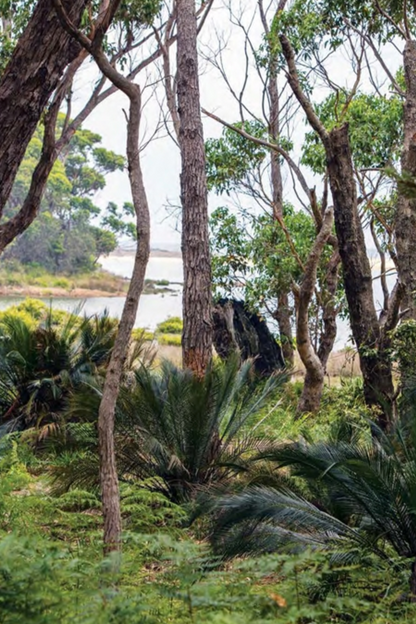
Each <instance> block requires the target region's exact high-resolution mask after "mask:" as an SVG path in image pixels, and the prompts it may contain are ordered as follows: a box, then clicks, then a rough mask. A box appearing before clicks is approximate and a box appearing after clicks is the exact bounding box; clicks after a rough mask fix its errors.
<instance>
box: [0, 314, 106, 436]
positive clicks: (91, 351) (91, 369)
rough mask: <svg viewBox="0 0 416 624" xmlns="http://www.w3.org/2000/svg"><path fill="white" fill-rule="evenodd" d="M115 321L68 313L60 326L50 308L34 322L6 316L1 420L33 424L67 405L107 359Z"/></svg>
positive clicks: (1, 333)
mask: <svg viewBox="0 0 416 624" xmlns="http://www.w3.org/2000/svg"><path fill="white" fill-rule="evenodd" d="M116 330H117V323H116V321H114V320H112V319H110V318H109V317H108V314H107V312H105V313H104V314H103V315H102V316H92V317H84V318H79V317H78V316H75V315H68V316H67V317H66V319H65V320H64V322H63V323H61V324H60V325H59V326H57V325H56V323H55V322H54V319H53V316H52V310H49V311H48V313H47V314H46V316H45V318H43V320H42V321H41V322H40V323H39V325H38V326H37V327H36V328H35V329H33V327H32V326H31V325H30V324H28V323H27V322H25V320H24V319H23V318H19V317H6V318H5V319H4V320H3V321H2V325H1V328H0V422H1V421H3V422H6V423H7V422H8V421H9V420H12V419H18V420H19V422H24V423H26V426H27V425H33V424H34V423H36V422H37V421H39V419H42V418H43V417H45V416H46V417H47V418H50V417H51V416H53V414H54V413H58V412H61V411H62V409H63V408H64V406H65V401H66V398H67V396H68V391H69V389H71V388H73V387H74V386H76V385H78V384H79V383H81V382H82V381H84V380H85V379H86V378H88V377H89V376H92V375H96V374H97V372H98V371H99V369H100V367H101V366H103V365H105V364H106V362H107V361H108V359H109V356H110V353H111V349H112V347H113V344H114V339H115V334H116Z"/></svg>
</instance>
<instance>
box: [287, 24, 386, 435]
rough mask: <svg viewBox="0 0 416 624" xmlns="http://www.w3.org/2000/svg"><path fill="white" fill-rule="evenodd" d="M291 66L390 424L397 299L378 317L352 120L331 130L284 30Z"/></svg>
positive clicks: (366, 373)
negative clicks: (391, 336) (320, 154)
mask: <svg viewBox="0 0 416 624" xmlns="http://www.w3.org/2000/svg"><path fill="white" fill-rule="evenodd" d="M279 39H280V42H281V44H282V50H283V53H284V55H285V58H286V62H287V66H288V80H289V83H290V86H291V88H292V90H293V93H294V94H295V96H296V98H297V100H298V101H299V104H300V105H301V106H302V108H303V110H304V112H305V114H306V116H307V119H308V121H309V123H310V125H311V126H312V128H313V129H314V130H315V132H316V133H317V134H318V135H319V137H320V139H321V141H322V145H323V147H324V149H325V155H326V162H327V169H328V177H329V184H330V188H331V193H332V197H333V203H334V216H335V229H336V233H337V238H338V244H339V254H340V256H341V262H342V268H343V275H344V288H345V294H346V297H347V301H348V310H349V314H350V323H351V329H352V333H353V336H354V341H355V344H356V345H357V349H358V352H359V358H360V365H361V372H362V375H363V383H364V396H365V400H366V403H367V405H369V406H370V407H374V406H376V407H377V408H378V409H379V412H380V416H379V423H380V425H381V426H382V427H387V426H388V424H389V422H390V418H391V412H392V405H393V397H394V387H393V379H392V368H391V362H390V361H389V354H388V349H387V348H386V346H387V345H388V342H389V341H388V340H386V331H385V329H387V328H389V329H392V327H391V322H392V321H393V319H394V318H395V317H396V314H395V310H394V307H395V300H393V298H392V302H391V305H392V310H391V313H389V317H390V319H389V322H388V323H387V324H386V326H385V327H384V328H382V327H381V324H380V322H379V319H378V316H377V313H376V309H375V305H374V299H373V286H372V275H371V268H370V263H369V261H368V257H367V252H366V247H365V240H364V233H363V229H362V225H361V221H360V216H359V212H358V205H357V191H356V183H355V177H354V168H353V163H352V155H351V149H350V143H349V135H348V124H344V125H342V126H336V127H335V128H334V129H333V130H332V131H331V132H328V131H327V130H326V128H325V126H324V125H323V123H322V121H321V120H320V119H319V117H318V116H317V115H316V113H315V110H314V108H313V106H312V104H311V102H310V100H309V99H308V98H307V97H306V95H305V93H304V92H303V90H302V86H301V84H300V81H299V76H298V73H297V70H296V63H295V55H294V51H293V48H292V46H291V44H290V42H289V40H288V39H287V37H286V36H285V35H280V36H279Z"/></svg>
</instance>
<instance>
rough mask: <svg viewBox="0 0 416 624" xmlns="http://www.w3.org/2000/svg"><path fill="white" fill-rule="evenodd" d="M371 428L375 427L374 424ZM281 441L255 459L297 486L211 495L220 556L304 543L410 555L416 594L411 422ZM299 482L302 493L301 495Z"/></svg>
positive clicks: (350, 552) (415, 459)
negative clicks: (321, 439)
mask: <svg viewBox="0 0 416 624" xmlns="http://www.w3.org/2000/svg"><path fill="white" fill-rule="evenodd" d="M372 430H373V434H374V431H375V426H374V425H372ZM377 434H378V435H377V436H374V435H373V436H371V435H367V436H365V435H364V436H362V435H360V436H358V435H351V436H350V437H349V439H346V438H345V436H340V437H338V438H334V439H330V440H328V441H326V442H316V443H307V442H305V441H299V442H295V443H291V444H283V445H281V446H277V447H275V448H274V449H272V450H270V449H269V450H267V451H266V452H265V453H260V454H259V455H258V458H259V459H261V460H265V459H267V460H268V461H271V462H272V463H273V465H274V466H275V469H276V470H277V471H279V470H284V471H287V469H289V471H290V475H291V477H292V479H293V483H294V484H296V489H289V488H288V487H287V485H284V486H282V485H281V484H279V483H277V484H276V486H275V487H262V486H258V487H256V486H251V487H249V488H247V489H245V490H242V491H241V492H239V493H236V494H234V495H221V496H219V497H216V498H215V497H214V499H213V500H211V510H212V509H214V510H215V514H214V517H215V520H214V526H213V531H212V542H213V545H214V548H215V550H216V551H217V552H218V553H222V554H223V555H226V556H235V555H237V554H243V553H246V554H247V553H250V554H252V553H259V552H272V551H277V550H279V549H281V548H283V547H287V546H288V545H290V546H293V545H295V544H299V543H302V544H309V545H311V546H312V547H318V548H328V549H331V550H333V549H334V548H335V551H336V552H337V557H338V559H340V558H344V560H346V561H351V560H352V558H353V557H354V553H357V552H360V553H362V554H363V553H367V554H368V553H373V554H375V555H377V556H379V557H381V558H383V559H385V560H388V561H391V562H393V561H395V560H397V555H398V556H399V558H401V559H403V560H410V561H411V575H410V585H411V595H412V596H414V597H416V566H415V563H416V429H415V426H414V425H413V424H409V423H408V422H404V419H402V421H401V422H400V423H398V424H397V426H396V427H395V429H394V430H393V431H391V432H390V433H383V432H381V431H377ZM299 489H300V491H301V492H302V490H303V495H301V494H299Z"/></svg>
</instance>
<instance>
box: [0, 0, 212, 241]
mask: <svg viewBox="0 0 416 624" xmlns="http://www.w3.org/2000/svg"><path fill="white" fill-rule="evenodd" d="M6 5H7V12H4V13H2V14H1V15H3V22H2V23H3V29H4V28H6V29H5V30H3V31H2V33H1V34H2V36H1V38H0V43H1V50H0V51H1V52H2V53H3V56H4V59H3V56H2V57H1V58H0V60H2V61H3V60H9V53H10V50H11V49H14V48H15V49H16V50H17V49H18V47H19V43H18V42H19V36H20V35H21V31H22V29H24V27H25V25H26V23H27V19H28V14H30V8H31V3H30V2H24V3H19V5H18V6H15V5H14V4H13V5H10V4H9V3H7V2H6V3H5V6H6ZM64 6H66V5H65V4H64ZM22 7H23V9H24V10H20V9H21V8H22ZM106 7H107V8H108V2H107V0H102V2H101V3H93V5H92V7H91V11H90V12H88V15H85V14H84V18H83V21H82V26H83V28H84V32H89V33H97V34H100V37H101V36H102V35H103V32H102V31H103V27H104V25H103V26H100V24H101V22H102V20H103V19H104V15H106V13H105V9H106ZM162 8H163V10H161V3H160V2H159V1H157V0H156V1H155V2H143V0H131V1H129V2H123V3H122V5H121V6H120V8H119V10H118V11H116V12H115V14H114V16H113V18H112V19H111V33H110V34H109V35H108V36H107V37H105V38H104V43H105V46H106V50H107V51H108V53H109V55H110V58H111V62H112V63H113V64H116V65H117V64H118V66H119V67H120V68H121V67H122V68H123V71H124V75H125V76H126V77H127V78H128V79H129V80H130V81H134V79H135V78H136V77H137V76H138V75H139V74H140V73H141V72H145V71H146V70H147V69H148V68H150V67H151V66H152V65H154V64H155V63H157V61H158V59H160V58H161V57H162V55H163V54H164V53H165V52H166V50H168V49H169V48H170V46H171V45H172V44H173V43H174V42H175V41H176V33H175V32H172V23H173V22H174V18H173V13H172V12H173V5H166V7H165V6H164V7H162ZM26 9H27V10H26ZM206 10H208V8H207V7H206V6H205V5H202V6H201V8H200V9H199V10H198V15H199V16H200V18H201V25H202V23H203V21H204V14H205V11H206ZM4 23H6V27H5V26H4ZM75 23H76V22H75V21H74V24H75ZM8 24H11V25H12V26H13V28H12V30H11V32H12V35H13V36H12V38H11V41H9V36H8V32H9V30H8V29H10V26H8ZM105 26H106V28H107V27H110V26H109V25H105ZM57 28H58V29H59V24H58V25H57ZM110 35H111V36H110ZM72 45H73V46H75V48H76V49H77V50H78V54H77V56H76V57H75V58H74V59H73V60H72V62H71V63H70V64H69V65H68V66H67V68H66V71H65V72H64V74H63V75H62V77H61V79H60V81H59V82H58V83H57V86H56V88H55V91H54V93H53V97H52V98H51V100H50V102H49V105H48V106H46V103H45V105H44V109H43V112H44V115H43V117H42V124H43V126H44V131H43V145H42V149H41V153H40V156H39V158H38V162H37V165H36V167H35V168H34V170H33V174H32V179H31V184H30V186H29V189H28V192H27V194H26V197H25V199H24V201H23V203H22V205H21V207H20V210H19V211H18V212H17V213H16V214H15V215H13V217H12V218H5V217H6V215H4V216H3V218H1V217H0V252H2V251H3V250H4V249H5V248H6V247H7V245H9V244H10V243H11V242H12V241H13V240H14V239H15V238H16V236H18V235H19V234H21V233H22V232H23V231H25V230H26V229H27V228H28V227H29V225H30V224H31V223H32V222H33V220H34V219H35V218H36V215H37V213H38V210H39V206H40V203H41V201H42V197H43V193H44V191H45V188H46V184H47V180H48V177H49V175H50V173H51V171H52V168H53V166H54V164H55V162H56V161H57V159H58V158H59V157H61V155H62V154H63V153H64V151H65V149H66V147H67V146H68V144H69V142H70V141H71V139H72V137H73V136H74V134H75V132H76V131H77V130H78V129H79V128H80V126H81V125H82V124H83V123H84V122H85V121H86V119H87V118H88V117H89V115H90V114H91V113H92V111H93V110H95V108H96V107H97V106H99V105H100V104H101V103H102V102H104V101H105V100H106V99H107V98H109V97H111V96H112V95H113V94H114V93H116V92H117V88H116V87H115V86H114V85H113V84H109V81H108V79H107V78H106V76H104V75H101V76H100V77H99V78H98V80H97V82H96V83H95V86H94V89H93V91H92V93H91V95H90V97H89V98H88V100H87V102H86V103H85V105H84V106H83V108H82V110H80V112H79V113H78V114H77V115H76V116H75V117H73V118H71V117H72V115H71V110H72V97H73V88H72V87H73V84H74V79H75V77H76V75H77V72H78V71H79V69H80V68H81V66H82V65H83V63H84V62H85V60H86V59H87V57H88V53H87V52H86V51H85V50H84V49H82V48H80V47H79V46H78V44H77V43H76V42H73V44H72ZM10 62H11V61H10ZM63 104H65V105H66V109H67V110H66V116H67V120H66V122H65V123H64V125H63V127H61V126H60V124H59V123H58V117H59V112H60V110H61V109H62V106H63ZM37 121H39V119H38V120H37ZM35 127H36V124H34V126H33V128H32V133H33V131H34V130H35ZM29 140H30V136H28V142H29ZM28 142H27V143H25V148H26V146H27V144H28ZM23 153H24V149H23ZM15 175H16V172H14V174H13V180H14V179H15ZM13 180H11V184H12V183H13Z"/></svg>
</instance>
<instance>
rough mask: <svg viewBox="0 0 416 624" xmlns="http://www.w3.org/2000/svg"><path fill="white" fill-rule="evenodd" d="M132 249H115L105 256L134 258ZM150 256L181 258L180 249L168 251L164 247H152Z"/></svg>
mask: <svg viewBox="0 0 416 624" xmlns="http://www.w3.org/2000/svg"><path fill="white" fill-rule="evenodd" d="M134 256H135V251H134V249H120V248H119V249H115V250H114V251H112V252H111V253H110V254H108V256H105V258H134ZM150 257H151V258H179V259H181V258H182V254H181V252H180V251H168V250H166V249H152V250H151V251H150Z"/></svg>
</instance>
